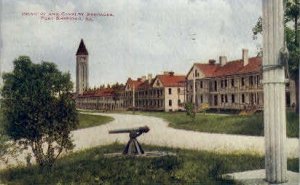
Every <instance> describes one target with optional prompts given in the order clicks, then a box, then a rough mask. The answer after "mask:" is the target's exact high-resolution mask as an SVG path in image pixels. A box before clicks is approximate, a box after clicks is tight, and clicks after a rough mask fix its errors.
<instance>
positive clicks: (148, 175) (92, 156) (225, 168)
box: [0, 144, 299, 185]
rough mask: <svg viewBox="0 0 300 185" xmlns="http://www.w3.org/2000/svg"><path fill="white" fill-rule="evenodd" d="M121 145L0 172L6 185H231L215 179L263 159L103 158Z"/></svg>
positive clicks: (195, 155) (292, 165)
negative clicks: (47, 166)
mask: <svg viewBox="0 0 300 185" xmlns="http://www.w3.org/2000/svg"><path fill="white" fill-rule="evenodd" d="M123 147H124V146H123V145H119V144H114V145H110V146H105V147H101V148H100V147H99V148H94V149H89V150H86V151H82V152H78V153H74V154H71V155H69V156H66V157H64V158H61V159H59V160H58V161H57V163H56V165H55V166H54V167H53V169H52V170H51V171H40V170H39V169H38V168H37V167H36V166H31V167H19V168H12V169H8V170H5V171H1V172H0V178H1V179H2V182H3V183H5V184H8V185H21V184H22V185H35V184H39V185H43V184H89V185H90V184H91V185H93V184H106V185H109V184H111V185H115V184H118V185H122V184H139V185H142V184H151V185H153V184H164V185H167V184H175V183H177V184H192V183H193V184H205V185H221V184H233V183H232V182H225V181H222V180H220V179H219V178H218V177H219V176H220V175H221V174H224V173H231V172H238V171H244V170H253V169H262V168H263V167H264V158H263V157H261V156H256V155H249V154H247V155H246V154H226V155H224V154H216V153H212V152H204V151H193V150H183V149H170V148H164V147H153V146H145V150H146V151H150V150H160V151H167V152H174V153H176V154H177V155H176V156H165V157H161V158H135V157H104V155H103V154H105V153H111V152H120V151H122V149H123ZM298 162H299V161H298V160H297V159H293V160H289V162H288V168H289V170H293V171H298Z"/></svg>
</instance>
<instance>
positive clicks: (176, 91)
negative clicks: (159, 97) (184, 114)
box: [164, 87, 185, 112]
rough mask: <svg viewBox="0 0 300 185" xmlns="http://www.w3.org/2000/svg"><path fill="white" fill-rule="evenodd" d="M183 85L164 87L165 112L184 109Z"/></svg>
mask: <svg viewBox="0 0 300 185" xmlns="http://www.w3.org/2000/svg"><path fill="white" fill-rule="evenodd" d="M184 90H185V89H184V87H165V88H164V92H165V96H164V99H165V107H164V110H165V111H166V112H169V111H178V110H184V96H185V95H184Z"/></svg>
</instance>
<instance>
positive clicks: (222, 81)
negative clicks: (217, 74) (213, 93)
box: [221, 80, 223, 88]
mask: <svg viewBox="0 0 300 185" xmlns="http://www.w3.org/2000/svg"><path fill="white" fill-rule="evenodd" d="M221 88H223V80H221Z"/></svg>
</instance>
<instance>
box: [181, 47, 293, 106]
mask: <svg viewBox="0 0 300 185" xmlns="http://www.w3.org/2000/svg"><path fill="white" fill-rule="evenodd" d="M293 87H294V82H293V81H290V83H289V84H288V88H287V90H286V91H287V105H288V106H290V105H292V104H293V103H294V102H295V93H294V88H293ZM187 102H191V103H194V104H195V105H196V107H200V106H201V104H203V103H206V104H209V107H210V108H215V109H237V110H243V109H248V110H249V109H256V110H257V109H258V110H261V109H263V104H264V99H263V85H262V58H261V57H253V58H248V50H247V49H244V50H243V53H242V59H241V60H235V61H230V62H228V61H227V58H226V57H225V56H221V57H220V58H219V62H218V63H217V62H216V61H215V60H209V62H208V64H202V63H201V64H200V63H195V64H194V65H193V66H192V68H191V69H190V71H189V72H188V74H187Z"/></svg>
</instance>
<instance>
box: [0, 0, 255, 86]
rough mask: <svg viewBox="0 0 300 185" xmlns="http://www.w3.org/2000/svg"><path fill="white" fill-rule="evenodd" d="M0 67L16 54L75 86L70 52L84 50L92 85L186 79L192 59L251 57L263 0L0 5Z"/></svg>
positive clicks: (63, 0) (58, 0)
mask: <svg viewBox="0 0 300 185" xmlns="http://www.w3.org/2000/svg"><path fill="white" fill-rule="evenodd" d="M1 5H2V11H1V13H2V14H1V37H0V38H1V53H0V54H1V57H0V61H1V68H2V69H1V70H2V71H10V70H11V69H12V62H13V60H14V59H15V58H17V57H18V56H19V55H28V56H30V57H31V59H32V61H33V62H40V61H42V60H44V61H51V62H54V63H56V64H57V66H58V67H59V69H60V70H62V71H70V73H71V75H72V80H73V81H75V52H76V50H77V47H78V45H79V42H80V39H81V38H83V39H84V41H85V44H86V47H87V49H88V51H89V54H90V56H89V69H90V70H89V72H90V86H97V85H100V84H103V83H105V84H107V83H113V82H116V81H118V82H123V83H124V82H125V81H126V79H127V78H128V77H133V78H137V77H139V76H142V75H147V74H148V73H152V74H153V75H155V74H158V73H162V72H163V71H170V70H172V71H174V72H175V73H178V74H186V73H187V72H188V70H189V68H190V67H191V65H192V64H193V63H194V62H203V63H204V62H207V61H208V59H218V57H219V56H220V55H226V56H227V57H228V60H233V59H238V58H241V55H242V48H248V49H249V53H250V55H251V56H255V55H256V53H257V47H260V43H261V39H258V40H256V41H253V40H252V32H251V29H252V27H253V26H254V25H255V23H256V20H257V18H258V17H259V16H260V15H261V0H251V1H245V0H164V1H161V0H122V1H121V0H82V1H67V0H53V1H34V0H19V1H12V0H2V4H1ZM22 12H95V13H97V12H100V13H103V12H109V13H112V14H113V15H114V16H113V17H97V18H95V19H94V21H92V22H89V21H78V22H74V21H41V20H40V19H39V18H38V17H24V16H22Z"/></svg>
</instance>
